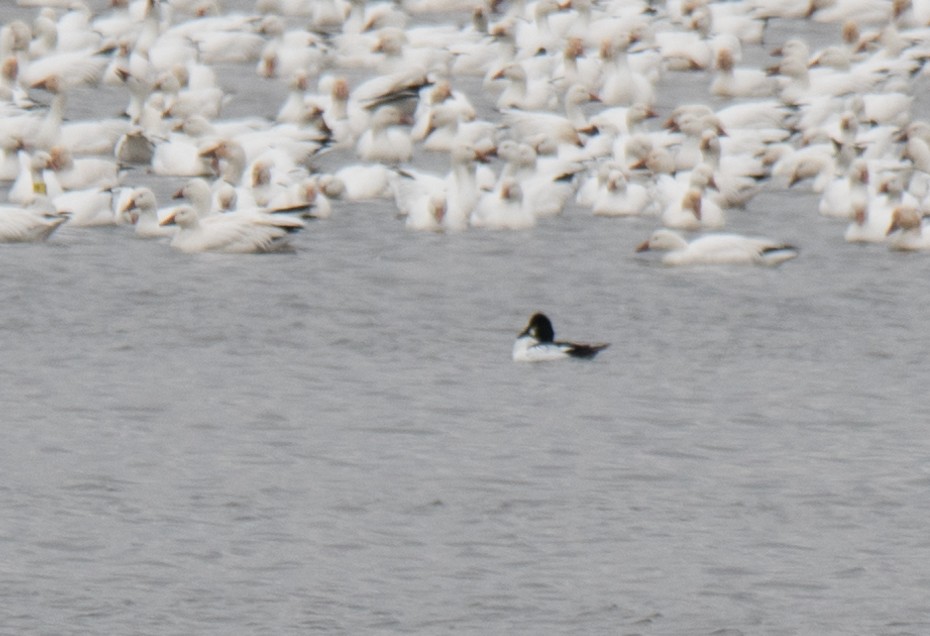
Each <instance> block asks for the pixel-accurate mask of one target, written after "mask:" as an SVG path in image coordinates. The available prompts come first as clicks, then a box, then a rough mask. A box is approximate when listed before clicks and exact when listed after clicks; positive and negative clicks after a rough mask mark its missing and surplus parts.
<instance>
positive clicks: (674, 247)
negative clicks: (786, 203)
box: [636, 228, 798, 265]
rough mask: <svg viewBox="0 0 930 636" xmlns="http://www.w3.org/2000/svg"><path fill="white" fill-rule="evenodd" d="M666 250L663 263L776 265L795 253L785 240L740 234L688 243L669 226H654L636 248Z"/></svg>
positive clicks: (796, 253) (707, 237)
mask: <svg viewBox="0 0 930 636" xmlns="http://www.w3.org/2000/svg"><path fill="white" fill-rule="evenodd" d="M649 250H656V251H667V252H668V254H665V256H663V257H662V262H663V263H664V264H666V265H778V264H779V263H783V262H785V261H787V260H789V259H792V258H794V257H795V256H797V255H798V249H797V248H796V247H794V246H792V245H788V244H786V243H776V242H774V241H770V240H768V239H761V238H752V237H748V236H741V235H739V234H705V235H704V236H700V237H698V238H696V239H694V240H693V241H691V242H690V243H689V242H688V241H686V240H685V239H684V238H683V237H682V236H681V235H680V234H677V233H676V232H673V231H671V230H668V229H665V228H663V229H659V230H656V231H655V232H654V233H653V234H652V236H650V237H649V238H648V239H647V240H646V241H644V242H643V243H641V244H640V245H639V246H638V247H637V248H636V251H637V252H646V251H649Z"/></svg>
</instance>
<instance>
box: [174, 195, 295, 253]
mask: <svg viewBox="0 0 930 636" xmlns="http://www.w3.org/2000/svg"><path fill="white" fill-rule="evenodd" d="M161 225H163V226H165V225H177V226H178V233H177V234H175V235H174V238H172V239H171V247H173V248H174V249H176V250H178V251H181V252H188V253H194V252H224V253H230V254H249V253H260V252H280V251H286V250H290V249H291V245H290V240H289V239H290V236H291V234H293V233H294V232H297V231H299V230H301V229H303V227H304V222H303V221H301V220H300V219H299V218H297V217H294V216H290V215H278V214H261V213H255V212H231V213H229V214H216V215H213V216H210V217H207V218H206V219H201V218H200V217H199V216H198V215H197V212H196V211H195V210H194V208H192V207H190V206H188V205H182V206H179V207H178V208H175V210H174V212H172V213H171V214H169V215H168V216H167V217H166V218H165V219H164V220H163V221H161Z"/></svg>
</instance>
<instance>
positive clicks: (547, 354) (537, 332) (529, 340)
mask: <svg viewBox="0 0 930 636" xmlns="http://www.w3.org/2000/svg"><path fill="white" fill-rule="evenodd" d="M609 346H610V345H609V343H600V344H580V343H577V342H560V341H557V340H556V339H555V330H554V329H553V328H552V322H551V321H550V320H549V318H548V317H547V316H546V315H545V314H543V313H538V312H537V313H535V314H533V315H532V316H531V317H530V321H529V323H528V324H527V325H526V329H524V330H523V331H521V332H520V334H519V335H518V336H517V340H516V342H514V343H513V359H514V361H515V362H542V361H546V360H561V359H563V358H586V359H590V358H593V357H594V356H596V355H597V354H598V352H599V351H602V350H604V349H606V348H607V347H609Z"/></svg>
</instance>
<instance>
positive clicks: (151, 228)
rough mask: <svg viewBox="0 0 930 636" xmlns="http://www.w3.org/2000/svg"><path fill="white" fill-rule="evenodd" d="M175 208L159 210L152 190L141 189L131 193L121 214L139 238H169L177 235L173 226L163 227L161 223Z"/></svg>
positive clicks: (121, 207)
mask: <svg viewBox="0 0 930 636" xmlns="http://www.w3.org/2000/svg"><path fill="white" fill-rule="evenodd" d="M173 209H174V208H171V209H168V210H161V211H160V210H158V207H157V204H156V201H155V193H154V192H152V190H151V188H146V187H141V188H136V189H134V190H132V192H130V194H129V197H128V198H126V200H125V201H124V202H123V203H122V205H121V206H120V210H119V213H120V215H121V216H122V217H123V218H124V220H126V221H128V222H129V223H130V224H131V225H133V227H134V232H135V235H136V236H137V237H139V238H146V239H148V238H168V237H172V236H174V235H175V233H177V228H176V227H173V226H163V225H160V222H161V221H162V220H163V219H164V218H167V216H168V215H169V214H170V213H171V211H172V210H173Z"/></svg>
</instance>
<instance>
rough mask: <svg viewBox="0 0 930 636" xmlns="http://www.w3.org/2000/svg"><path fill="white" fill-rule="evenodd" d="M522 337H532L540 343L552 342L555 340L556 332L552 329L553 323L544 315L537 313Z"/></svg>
mask: <svg viewBox="0 0 930 636" xmlns="http://www.w3.org/2000/svg"><path fill="white" fill-rule="evenodd" d="M520 336H521V337H522V336H532V337H534V338H536V339H537V340H539V341H540V342H552V341H553V340H554V339H555V331H554V330H553V329H552V322H551V321H550V320H549V318H548V317H546V315H545V314H543V313H539V312H537V313H535V314H533V316H532V317H531V318H530V322H529V323H528V324H527V325H526V329H524V330H523V332H522V333H521V334H520Z"/></svg>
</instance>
